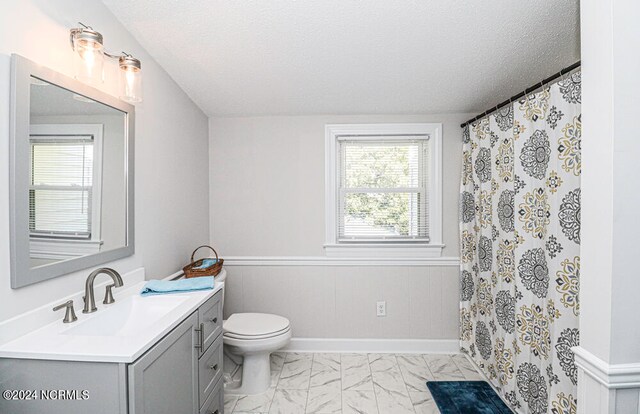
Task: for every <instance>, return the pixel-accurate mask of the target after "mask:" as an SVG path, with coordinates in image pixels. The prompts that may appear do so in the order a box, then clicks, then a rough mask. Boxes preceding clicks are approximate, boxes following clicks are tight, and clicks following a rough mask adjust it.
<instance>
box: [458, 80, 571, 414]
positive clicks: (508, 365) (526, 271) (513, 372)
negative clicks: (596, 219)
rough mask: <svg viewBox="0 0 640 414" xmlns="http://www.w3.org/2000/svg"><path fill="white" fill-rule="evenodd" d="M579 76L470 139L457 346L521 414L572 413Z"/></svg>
mask: <svg viewBox="0 0 640 414" xmlns="http://www.w3.org/2000/svg"><path fill="white" fill-rule="evenodd" d="M580 101H581V92H580V72H579V71H578V72H574V73H572V74H570V75H567V76H565V77H564V78H562V79H561V80H560V81H558V82H556V83H554V84H552V85H548V86H546V87H545V88H543V89H542V90H541V91H540V92H537V93H533V94H529V95H527V96H525V97H523V98H522V99H520V100H519V101H517V102H513V103H511V104H510V105H508V106H507V107H505V108H503V109H501V110H499V111H498V112H496V113H494V114H492V115H489V116H487V117H485V118H483V119H480V120H478V121H477V122H475V123H473V124H472V125H470V126H467V127H465V129H464V131H463V137H464V138H463V139H464V147H463V169H462V184H461V196H460V242H461V248H460V251H461V279H460V280H461V304H460V323H461V347H462V351H463V352H465V353H467V354H469V355H470V356H471V358H472V359H473V360H474V361H475V362H476V363H477V365H478V366H479V367H480V369H481V370H482V371H483V372H484V374H486V376H487V377H488V378H489V379H490V380H491V382H492V383H493V385H494V386H495V387H496V388H497V389H498V390H499V392H500V393H501V395H502V397H503V398H504V399H505V400H506V401H507V402H508V403H509V405H510V406H511V408H512V409H514V410H515V411H517V412H520V413H533V414H542V413H552V414H565V413H566V414H568V413H572V414H573V413H576V404H577V401H576V398H577V396H576V389H577V388H576V383H577V369H576V366H575V363H574V357H573V353H572V352H571V350H570V348H571V347H573V346H576V345H578V340H579V330H578V314H579V312H580V305H579V301H578V287H579V279H580V253H579V250H580V172H581V158H580V138H581V120H580V118H581V114H580Z"/></svg>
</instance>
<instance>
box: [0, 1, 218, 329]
mask: <svg viewBox="0 0 640 414" xmlns="http://www.w3.org/2000/svg"><path fill="white" fill-rule="evenodd" d="M78 21H81V22H84V23H86V24H91V25H92V26H93V27H94V28H95V29H97V30H99V31H100V32H101V33H102V34H103V35H104V36H105V44H106V46H107V49H109V50H111V51H118V50H123V49H124V50H126V51H128V52H129V53H131V54H133V55H134V56H136V57H137V58H139V59H140V60H141V61H142V68H143V88H144V102H142V103H141V104H138V105H136V142H135V146H136V147H135V163H136V167H135V186H136V187H135V190H136V211H135V224H136V253H135V255H134V256H132V257H129V258H126V259H122V260H119V261H116V262H114V263H108V264H107V265H109V266H111V267H114V268H115V269H116V270H118V271H120V272H121V273H125V272H128V271H130V270H133V269H135V268H138V267H140V266H144V267H145V268H146V271H147V278H152V277H159V276H165V275H168V274H170V273H172V272H175V271H176V270H178V269H179V268H181V267H182V266H183V265H184V264H185V263H186V262H187V261H188V258H189V255H190V253H191V250H192V249H193V248H194V246H197V245H198V244H201V243H204V242H206V241H207V240H208V228H209V214H208V210H207V206H208V199H207V188H208V156H207V145H208V143H207V139H208V138H207V117H206V116H205V115H204V114H203V113H202V111H200V110H199V109H198V108H197V107H196V105H195V104H194V103H193V102H192V101H191V100H190V99H189V97H187V96H186V94H185V93H184V92H183V91H182V90H181V89H180V88H179V87H178V86H177V85H176V84H175V82H174V81H173V80H172V79H171V78H170V77H169V76H168V75H167V73H166V72H165V71H164V70H163V69H162V68H160V67H159V66H158V65H157V64H156V63H155V62H154V61H153V59H152V58H151V57H150V56H149V55H148V54H147V53H146V52H145V51H144V49H142V47H141V46H140V45H139V44H138V43H137V42H136V41H135V39H134V38H133V37H132V36H131V35H130V34H129V33H128V32H127V31H126V29H125V28H124V27H123V26H122V25H121V24H120V23H119V22H118V20H117V19H116V18H115V17H114V16H113V15H112V14H111V12H110V11H109V10H108V9H107V8H106V7H105V6H104V5H103V4H102V3H101V2H100V1H98V0H89V1H87V0H84V1H82V0H66V1H60V2H51V1H45V0H24V1H20V2H7V1H3V2H1V3H0V100H1V104H0V165H2V166H3V168H0V304H1V305H0V320H6V319H9V318H11V317H13V316H16V315H18V314H20V313H23V312H26V311H28V310H31V309H33V308H34V307H38V306H41V305H44V304H47V303H49V302H51V301H54V300H58V299H59V298H61V297H64V296H66V295H69V294H71V293H73V292H76V291H79V290H81V289H82V287H83V283H84V279H85V278H86V276H87V275H88V273H89V271H90V269H87V270H85V271H80V272H77V273H73V274H70V275H66V276H62V277H59V278H55V279H52V280H49V281H46V282H42V283H38V284H35V285H31V286H27V287H24V288H21V289H16V290H13V289H11V287H10V281H9V200H8V197H9V169H8V167H6V166H8V164H9V155H8V151H9V72H10V54H11V53H18V54H21V55H23V56H25V57H26V58H28V59H31V60H33V61H35V62H38V63H40V64H42V65H44V66H47V67H49V68H52V69H54V70H56V71H58V72H62V73H64V74H67V75H69V76H72V75H73V69H72V56H73V55H72V54H73V51H72V50H71V48H70V46H69V29H70V28H72V27H76V26H77V22H78ZM24 22H28V26H29V30H28V32H27V33H26V34H25V32H24V31H23V29H24ZM19 33H21V34H19ZM117 71H118V68H117V63H116V62H105V77H106V79H107V81H106V83H105V84H104V85H102V86H101V89H103V90H104V91H105V92H107V93H111V94H113V95H116V96H117V80H118V76H117V75H118V72H117ZM126 283H127V281H126V280H125V285H126Z"/></svg>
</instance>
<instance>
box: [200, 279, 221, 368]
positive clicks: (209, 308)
mask: <svg viewBox="0 0 640 414" xmlns="http://www.w3.org/2000/svg"><path fill="white" fill-rule="evenodd" d="M198 321H199V322H200V329H202V330H203V333H202V338H203V339H204V341H203V344H202V348H201V349H200V355H201V356H202V354H204V353H205V352H206V351H207V349H208V348H209V347H210V346H211V344H212V343H213V341H214V340H215V339H216V338H217V337H218V335H220V334H221V333H222V291H219V292H218V293H216V294H215V295H214V296H213V297H212V298H211V299H209V300H207V301H206V302H205V303H204V304H203V305H202V306H200V308H198Z"/></svg>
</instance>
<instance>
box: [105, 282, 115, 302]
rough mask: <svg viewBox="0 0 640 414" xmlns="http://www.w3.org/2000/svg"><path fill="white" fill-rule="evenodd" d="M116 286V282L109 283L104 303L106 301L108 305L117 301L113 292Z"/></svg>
mask: <svg viewBox="0 0 640 414" xmlns="http://www.w3.org/2000/svg"><path fill="white" fill-rule="evenodd" d="M114 287H116V285H115V283H113V284H111V285H107V289H106V291H105V292H104V300H103V301H102V303H104V304H105V305H108V304H110V303H113V302H115V301H116V300H115V299H114V298H113V292H112V291H111V290H112V289H113V288H114Z"/></svg>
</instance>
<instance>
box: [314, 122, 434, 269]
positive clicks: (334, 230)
mask: <svg viewBox="0 0 640 414" xmlns="http://www.w3.org/2000/svg"><path fill="white" fill-rule="evenodd" d="M419 135H423V136H428V140H427V142H428V145H429V151H428V154H429V156H430V159H429V160H428V164H429V167H430V171H429V178H430V179H429V184H428V187H427V194H428V197H429V198H428V210H429V216H428V217H429V241H428V242H425V241H423V240H417V241H411V240H406V239H404V240H402V241H396V242H373V243H372V242H367V241H364V240H363V241H358V242H354V241H348V242H344V241H342V242H341V241H339V240H338V222H337V220H338V216H337V203H338V202H339V200H340V198H339V196H338V191H340V184H339V183H338V176H339V173H338V170H339V168H340V165H339V162H340V160H339V154H338V150H339V143H338V142H339V140H340V139H341V138H344V137H349V138H350V139H363V140H364V139H369V140H371V139H372V138H375V137H376V136H380V137H381V138H382V139H384V138H386V139H388V138H389V137H392V136H398V137H399V138H400V139H405V138H404V137H405V136H406V137H409V136H419ZM443 247H444V245H443V244H442V124H441V123H406V124H405V123H402V124H327V125H326V126H325V244H324V250H325V254H326V255H327V256H333V257H394V258H430V257H441V256H442V249H443Z"/></svg>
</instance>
